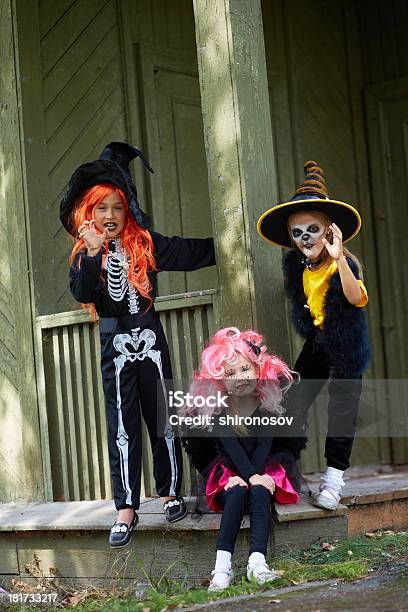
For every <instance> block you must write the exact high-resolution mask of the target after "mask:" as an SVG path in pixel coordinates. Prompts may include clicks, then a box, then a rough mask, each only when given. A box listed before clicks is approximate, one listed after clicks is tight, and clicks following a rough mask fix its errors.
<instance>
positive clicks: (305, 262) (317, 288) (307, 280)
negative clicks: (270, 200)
mask: <svg viewBox="0 0 408 612" xmlns="http://www.w3.org/2000/svg"><path fill="white" fill-rule="evenodd" d="M305 174H306V178H305V181H304V182H303V184H302V185H301V187H299V189H298V190H297V191H296V194H295V196H294V197H293V198H292V199H291V200H290V201H289V202H286V203H284V204H279V205H277V206H275V207H273V208H271V209H270V210H267V211H266V212H265V213H263V215H261V217H260V219H259V221H258V232H259V233H260V235H261V236H262V238H264V239H265V240H267V241H268V242H270V243H271V244H274V245H277V246H281V247H284V248H285V249H288V252H287V254H286V255H285V257H284V277H285V290H286V293H287V295H288V298H289V300H290V303H291V307H292V320H293V323H294V325H295V328H296V330H297V332H298V333H299V334H300V335H301V336H303V337H304V338H305V339H306V342H305V344H304V346H303V349H302V351H301V353H300V355H299V357H298V359H297V361H296V364H295V366H294V369H295V370H296V371H297V372H299V374H300V376H301V378H302V379H303V382H302V383H301V384H300V385H298V386H297V387H296V388H294V389H293V390H291V393H290V394H288V403H289V402H290V406H291V407H292V408H293V409H294V410H295V414H296V417H297V419H298V422H299V423H300V429H299V434H300V435H299V437H297V438H295V437H292V438H287V439H286V440H284V441H283V440H282V441H281V442H284V443H285V444H286V446H287V447H289V448H291V449H292V451H293V452H294V454H295V455H296V456H297V457H299V454H300V451H301V450H302V448H304V447H305V445H306V437H305V432H306V420H307V412H308V409H309V407H310V405H311V404H312V402H313V400H314V399H315V398H316V396H317V395H318V393H319V392H320V390H321V389H322V387H323V386H324V384H325V382H326V380H327V379H329V405H328V432H327V437H326V446H325V457H326V460H327V468H326V471H325V473H324V474H323V476H322V478H321V482H320V487H319V492H318V493H317V495H316V496H315V503H316V505H317V506H319V507H322V508H325V509H328V510H333V509H335V508H336V507H337V504H338V502H339V500H340V497H341V488H342V486H343V485H344V482H343V473H344V471H345V470H346V469H347V468H348V467H349V465H350V463H349V458H350V454H351V450H352V446H353V441H354V435H355V427H356V419H357V411H358V405H359V401H360V394H361V379H362V374H363V372H364V371H365V370H366V368H367V366H368V362H369V359H370V344H369V338H368V330H367V322H366V316H365V312H364V311H363V307H364V306H365V305H366V304H367V301H368V297H367V291H366V288H365V286H364V284H363V281H362V280H361V279H362V271H361V265H360V263H359V262H358V260H357V258H356V257H355V256H354V255H352V254H351V253H350V252H349V251H348V250H347V249H346V248H344V246H343V243H344V242H347V241H349V240H351V239H352V238H353V237H354V236H356V234H357V233H358V232H359V230H360V226H361V219H360V215H359V213H358V212H357V210H356V209H355V208H353V207H352V206H351V205H350V204H346V203H344V202H339V201H337V200H332V199H330V198H329V197H328V192H327V188H326V184H325V180H324V176H323V171H322V170H321V168H319V166H318V165H317V164H316V162H314V161H309V162H306V163H305Z"/></svg>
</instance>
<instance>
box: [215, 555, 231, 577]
mask: <svg viewBox="0 0 408 612" xmlns="http://www.w3.org/2000/svg"><path fill="white" fill-rule="evenodd" d="M226 569H227V570H229V569H231V553H230V552H228V551H227V550H217V557H216V559H215V570H216V571H218V572H221V571H223V570H226Z"/></svg>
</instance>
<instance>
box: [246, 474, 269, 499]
mask: <svg viewBox="0 0 408 612" xmlns="http://www.w3.org/2000/svg"><path fill="white" fill-rule="evenodd" d="M249 482H250V484H251V485H252V486H254V485H261V486H262V487H265V489H268V491H269V493H270V494H271V495H273V492H274V491H275V481H274V479H273V478H272V476H269V475H268V474H262V476H261V475H260V474H254V475H253V476H251V478H250V479H249Z"/></svg>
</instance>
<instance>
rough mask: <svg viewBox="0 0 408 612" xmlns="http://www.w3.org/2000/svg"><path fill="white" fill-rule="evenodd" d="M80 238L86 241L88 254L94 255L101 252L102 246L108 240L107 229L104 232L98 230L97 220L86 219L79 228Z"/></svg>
mask: <svg viewBox="0 0 408 612" xmlns="http://www.w3.org/2000/svg"><path fill="white" fill-rule="evenodd" d="M78 235H79V238H82V240H83V241H84V243H85V246H86V249H87V251H88V255H91V256H92V257H93V256H94V255H96V253H98V252H99V250H100V248H101V246H102V245H103V243H104V242H105V240H107V230H106V229H105V230H104V231H103V233H102V234H100V233H99V232H97V231H96V228H95V221H94V220H93V219H92V220H91V221H85V222H84V223H83V224H82V225H81V227H80V228H79V230H78Z"/></svg>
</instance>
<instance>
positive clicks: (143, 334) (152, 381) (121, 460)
mask: <svg viewBox="0 0 408 612" xmlns="http://www.w3.org/2000/svg"><path fill="white" fill-rule="evenodd" d="M132 316H133V317H135V316H136V315H132ZM130 319H131V320H130ZM134 322H135V320H134V319H133V320H132V317H125V318H122V319H101V323H100V338H101V367H102V382H103V390H104V394H105V407H106V415H107V424H108V446H109V461H110V468H111V475H112V484H113V492H114V500H115V506H116V509H117V510H119V509H121V508H127V507H133V508H134V509H137V508H139V503H140V483H141V469H142V444H141V419H140V409H141V411H142V414H143V418H144V420H145V422H146V425H147V429H148V432H149V437H150V442H151V445H152V451H153V462H154V467H153V469H154V478H155V481H156V490H157V493H158V495H160V496H163V497H164V496H170V495H178V493H179V491H180V486H181V479H182V457H181V445H180V440H179V438H176V437H174V434H173V432H172V431H171V427H170V425H168V416H169V414H168V406H167V393H165V386H164V385H165V382H166V379H167V380H170V379H171V377H172V372H171V364H170V357H169V350H168V345H167V341H166V338H165V335H164V332H163V328H162V325H161V323H160V320H159V319H158V317H157V315H155V313H153V314H152V315H150V316H149V317H144V319H142V320H139V319H138V320H137V321H136V322H138V323H139V324H140V325H139V326H137V327H136V326H135V327H133V325H132V328H130V327H129V324H133V323H134ZM124 327H127V329H123V328H124ZM165 431H166V435H163V434H164V432H165Z"/></svg>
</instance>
